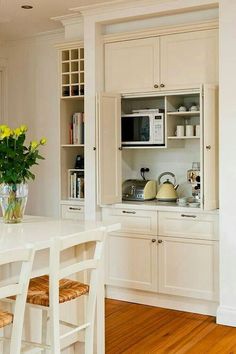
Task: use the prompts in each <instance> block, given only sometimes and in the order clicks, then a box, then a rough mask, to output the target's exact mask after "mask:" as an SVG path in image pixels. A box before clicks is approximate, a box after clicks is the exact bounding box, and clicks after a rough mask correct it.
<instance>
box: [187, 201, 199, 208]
mask: <svg viewBox="0 0 236 354" xmlns="http://www.w3.org/2000/svg"><path fill="white" fill-rule="evenodd" d="M188 205H189V207H190V208H199V207H200V203H199V202H196V203H188Z"/></svg>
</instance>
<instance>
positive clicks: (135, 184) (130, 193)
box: [122, 179, 157, 201]
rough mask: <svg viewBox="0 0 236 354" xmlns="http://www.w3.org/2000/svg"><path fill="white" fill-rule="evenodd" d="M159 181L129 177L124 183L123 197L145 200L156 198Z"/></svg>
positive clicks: (124, 198)
mask: <svg viewBox="0 0 236 354" xmlns="http://www.w3.org/2000/svg"><path fill="white" fill-rule="evenodd" d="M156 193H157V183H156V181H153V180H142V179H127V180H126V181H124V182H123V184H122V199H123V200H133V201H144V200H152V199H155V197H156Z"/></svg>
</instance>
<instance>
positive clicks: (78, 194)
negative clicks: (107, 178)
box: [70, 172, 84, 199]
mask: <svg viewBox="0 0 236 354" xmlns="http://www.w3.org/2000/svg"><path fill="white" fill-rule="evenodd" d="M70 198H71V199H81V198H84V176H83V175H81V173H80V172H72V173H70Z"/></svg>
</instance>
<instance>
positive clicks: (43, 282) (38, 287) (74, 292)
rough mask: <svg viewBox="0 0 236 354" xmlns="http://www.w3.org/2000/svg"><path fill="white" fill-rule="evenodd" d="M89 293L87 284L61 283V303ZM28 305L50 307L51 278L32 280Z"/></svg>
mask: <svg viewBox="0 0 236 354" xmlns="http://www.w3.org/2000/svg"><path fill="white" fill-rule="evenodd" d="M88 292H89V286H88V285H87V284H83V283H80V282H78V281H75V280H71V279H61V280H60V281H59V303H60V304H61V303H63V302H66V301H70V300H73V299H76V298H78V297H80V296H82V295H85V294H87V293H88ZM27 303H30V304H34V305H41V306H47V307H48V306H49V276H48V275H43V276H41V277H37V278H32V279H31V280H30V283H29V289H28V295H27Z"/></svg>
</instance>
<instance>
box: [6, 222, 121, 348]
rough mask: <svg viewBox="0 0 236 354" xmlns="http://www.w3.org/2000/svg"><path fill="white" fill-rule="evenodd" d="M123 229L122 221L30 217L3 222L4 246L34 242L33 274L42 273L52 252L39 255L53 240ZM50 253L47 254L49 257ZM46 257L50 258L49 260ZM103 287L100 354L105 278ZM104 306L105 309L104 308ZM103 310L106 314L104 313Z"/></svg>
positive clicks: (101, 333)
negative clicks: (15, 222)
mask: <svg viewBox="0 0 236 354" xmlns="http://www.w3.org/2000/svg"><path fill="white" fill-rule="evenodd" d="M119 228H120V225H119V224H107V223H101V222H91V221H84V222H81V221H75V220H61V219H52V218H45V217H34V216H26V217H25V219H24V220H23V222H22V223H20V224H4V223H2V222H0V249H17V248H18V247H26V246H27V245H28V244H32V245H33V246H34V247H35V250H36V256H35V262H34V267H33V276H40V275H43V274H47V273H48V261H49V260H48V255H49V253H48V252H47V253H44V257H43V258H42V256H41V257H38V259H37V254H40V253H41V254H42V252H44V251H45V250H48V249H49V247H50V240H52V239H53V238H56V237H66V236H70V235H72V234H75V233H78V232H81V233H83V232H84V231H91V232H93V231H97V230H104V231H105V232H110V231H115V230H118V229H119ZM45 255H46V256H45ZM45 258H46V259H45ZM101 286H102V289H101V291H99V294H100V296H99V298H98V300H97V307H98V308H99V311H97V322H98V323H99V326H97V345H96V347H97V354H104V353H105V344H104V343H105V341H104V332H105V325H104V286H103V281H101ZM101 309H103V311H101ZM101 313H103V315H102V316H101Z"/></svg>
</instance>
